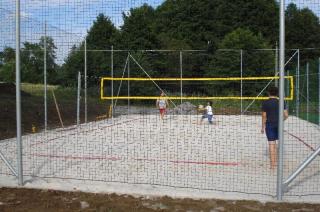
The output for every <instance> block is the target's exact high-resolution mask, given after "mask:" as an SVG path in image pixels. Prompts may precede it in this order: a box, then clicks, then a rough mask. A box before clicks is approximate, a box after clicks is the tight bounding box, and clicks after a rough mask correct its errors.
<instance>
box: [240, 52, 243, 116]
mask: <svg viewBox="0 0 320 212" xmlns="http://www.w3.org/2000/svg"><path fill="white" fill-rule="evenodd" d="M240 59H241V61H240V77H241V82H240V83H241V85H240V96H241V100H240V104H241V115H242V112H243V101H242V96H243V82H242V76H243V50H242V49H241V50H240Z"/></svg>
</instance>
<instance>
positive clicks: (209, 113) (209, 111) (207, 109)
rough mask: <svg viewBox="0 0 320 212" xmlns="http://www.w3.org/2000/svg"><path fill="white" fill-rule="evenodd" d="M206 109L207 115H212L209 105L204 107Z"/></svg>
mask: <svg viewBox="0 0 320 212" xmlns="http://www.w3.org/2000/svg"><path fill="white" fill-rule="evenodd" d="M206 111H207V114H208V115H213V113H212V107H211V106H210V105H208V106H207V107H206Z"/></svg>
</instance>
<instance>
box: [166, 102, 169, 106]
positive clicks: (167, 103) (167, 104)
mask: <svg viewBox="0 0 320 212" xmlns="http://www.w3.org/2000/svg"><path fill="white" fill-rule="evenodd" d="M166 107H167V108H169V102H168V100H166Z"/></svg>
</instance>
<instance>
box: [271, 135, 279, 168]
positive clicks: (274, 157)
mask: <svg viewBox="0 0 320 212" xmlns="http://www.w3.org/2000/svg"><path fill="white" fill-rule="evenodd" d="M269 156H270V165H271V169H275V168H276V167H277V158H278V157H277V142H276V141H269Z"/></svg>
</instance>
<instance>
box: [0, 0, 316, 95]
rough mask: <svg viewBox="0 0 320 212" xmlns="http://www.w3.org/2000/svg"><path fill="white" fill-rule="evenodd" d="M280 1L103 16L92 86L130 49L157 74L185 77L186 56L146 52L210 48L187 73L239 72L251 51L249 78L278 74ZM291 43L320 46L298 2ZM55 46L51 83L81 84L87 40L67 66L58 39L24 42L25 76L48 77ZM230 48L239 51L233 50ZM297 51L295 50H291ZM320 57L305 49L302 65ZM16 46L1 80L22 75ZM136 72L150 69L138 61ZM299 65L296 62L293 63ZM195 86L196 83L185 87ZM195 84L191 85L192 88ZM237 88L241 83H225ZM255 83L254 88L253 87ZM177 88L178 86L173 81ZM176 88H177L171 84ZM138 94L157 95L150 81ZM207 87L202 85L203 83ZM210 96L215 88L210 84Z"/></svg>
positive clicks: (232, 0) (192, 58) (289, 12)
mask: <svg viewBox="0 0 320 212" xmlns="http://www.w3.org/2000/svg"><path fill="white" fill-rule="evenodd" d="M278 17H279V5H278V3H277V1H274V0H272V1H270V0H214V1H212V0H200V1H199V0H166V1H164V2H163V3H162V4H161V5H160V6H158V7H156V8H153V7H152V6H149V5H147V4H144V5H142V6H140V7H137V8H132V9H130V11H129V13H127V14H124V13H123V15H122V18H123V25H122V26H120V27H116V26H115V25H114V24H113V23H112V21H111V19H110V17H108V16H106V15H104V14H99V15H98V16H97V18H96V20H94V22H93V24H92V26H91V27H90V29H88V32H87V35H86V38H85V39H86V43H87V49H88V50H89V51H88V52H87V70H88V84H89V86H97V85H98V84H99V77H101V76H110V66H111V59H110V57H111V53H110V51H90V50H110V48H111V46H113V48H114V49H123V50H130V53H131V54H132V56H133V57H134V58H136V60H137V61H139V63H140V65H141V66H142V67H143V68H144V69H145V70H147V71H148V73H149V74H150V75H151V76H156V77H165V76H170V77H171V76H175V77H176V76H179V74H180V72H179V55H178V53H159V52H147V53H146V52H143V51H139V50H143V49H163V50H164V49H171V50H189V49H197V50H203V51H202V52H201V53H200V52H198V53H184V55H183V59H184V61H183V70H184V76H186V77H205V76H210V77H224V76H239V70H240V67H239V66H240V60H241V58H240V49H242V50H243V55H242V56H243V58H244V59H245V60H244V64H243V67H244V70H245V72H244V73H245V76H269V75H272V74H274V69H275V51H258V50H256V49H274V48H275V47H276V43H277V41H278V34H279V29H278V26H279V20H278V19H279V18H278ZM285 18H286V48H287V49H297V48H311V47H319V46H318V45H319V43H320V24H319V17H317V15H316V14H314V13H313V12H312V11H311V10H310V9H308V8H298V7H297V6H296V5H295V4H290V5H288V7H287V8H286V17H285ZM45 39H46V43H47V58H46V59H47V70H48V75H49V76H48V81H49V83H51V84H58V85H63V86H74V85H75V84H76V76H77V72H78V71H82V70H84V43H85V42H84V40H83V41H82V42H81V43H80V44H77V45H75V46H74V47H73V48H72V49H71V50H70V53H69V55H68V56H67V58H65V61H64V63H63V64H57V63H56V58H57V55H56V49H57V47H56V46H55V44H54V40H53V39H52V38H51V37H41V39H40V40H39V42H38V43H30V42H25V43H23V48H22V49H21V65H22V67H21V69H22V81H23V82H31V83H42V82H43V61H44V53H43V48H44V40H45ZM226 49H233V51H227V50H226ZM127 54H128V53H127V52H114V57H113V59H114V61H113V64H114V70H115V75H116V76H121V73H122V69H123V68H124V64H125V61H126V58H127V56H128V55H127ZM288 55H289V52H288ZM316 56H319V52H318V51H310V52H307V53H305V54H303V56H302V58H301V64H302V65H303V64H304V63H305V62H306V61H308V60H313V59H315V58H316ZM14 60H15V58H14V49H13V48H11V47H6V48H4V50H3V51H1V52H0V81H13V80H14V66H15V63H14ZM131 66H132V67H131V69H132V70H134V71H132V73H131V74H132V76H143V77H145V73H144V72H143V71H138V70H139V67H138V66H137V64H135V63H134V62H131ZM289 68H290V67H289ZM292 68H293V67H292ZM185 86H186V88H187V90H188V89H190V90H192V86H193V85H192V84H189V85H188V83H186V84H185ZM188 86H189V87H188ZM225 86H227V87H230V88H231V87H234V86H237V85H236V83H234V82H233V83H232V82H231V83H224V84H223V88H221V86H220V88H218V87H216V89H215V92H222V91H223V90H225V88H226V87H225ZM248 86H249V87H248V88H250V85H248ZM168 87H170V86H168ZM171 87H172V90H174V89H176V87H177V85H173V86H171ZM132 89H133V91H135V92H136V93H138V94H139V93H141V94H143V93H144V92H150V91H148V89H146V87H145V86H144V85H142V84H140V85H135V86H133V87H132ZM199 89H201V86H200V87H199ZM202 90H203V92H204V93H208V92H209V91H208V86H203V87H202Z"/></svg>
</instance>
